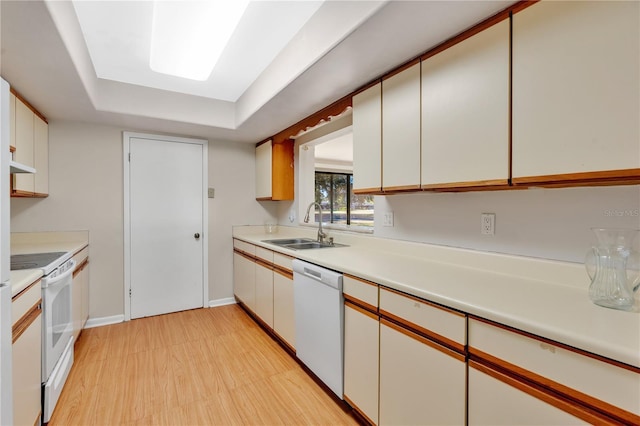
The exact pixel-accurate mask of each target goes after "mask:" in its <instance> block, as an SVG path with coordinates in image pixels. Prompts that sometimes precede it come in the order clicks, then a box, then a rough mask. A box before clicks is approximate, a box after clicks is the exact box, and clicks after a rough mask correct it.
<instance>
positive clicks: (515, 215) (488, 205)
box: [278, 144, 640, 262]
mask: <svg viewBox="0 0 640 426" xmlns="http://www.w3.org/2000/svg"><path fill="white" fill-rule="evenodd" d="M294 152H295V168H296V189H295V196H296V200H295V201H293V202H281V204H280V205H279V210H278V223H279V224H281V225H289V226H295V225H297V224H298V218H297V217H296V219H295V221H294V222H293V223H291V222H290V221H289V215H290V212H291V211H294V212H296V214H298V213H297V212H298V210H299V207H298V199H299V188H298V184H299V182H300V181H301V179H300V178H299V176H298V173H299V171H300V167H299V158H298V144H296V146H295V149H294ZM302 207H303V208H305V207H306V206H302ZM386 211H391V212H393V213H394V226H393V227H383V226H382V217H383V216H382V215H383V214H384V212H386ZM482 213H495V214H496V233H495V235H493V236H488V235H482V234H481V233H480V215H481V214H482ZM593 227H619V228H636V229H640V186H639V185H631V186H604V187H585V188H562V189H539V188H536V189H527V190H515V189H514V190H505V191H478V192H461V193H429V192H425V193H412V194H402V195H390V196H376V197H375V226H374V234H373V235H374V236H376V237H380V238H390V239H397V240H404V241H414V242H421V243H430V244H438V245H446V246H452V247H462V248H468V249H472V250H484V251H492V252H498V253H506V254H515V255H523V256H532V257H540V258H545V259H555V260H565V261H569V262H583V261H584V256H585V254H586V252H587V250H588V249H589V247H591V246H592V245H593V244H594V243H595V238H594V237H593V235H592V231H591V230H590V228H593ZM636 243H637V244H640V238H638V241H636Z"/></svg>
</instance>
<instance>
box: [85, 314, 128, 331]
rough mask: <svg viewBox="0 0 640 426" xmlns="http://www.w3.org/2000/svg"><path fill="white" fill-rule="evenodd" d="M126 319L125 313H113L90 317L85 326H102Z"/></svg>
mask: <svg viewBox="0 0 640 426" xmlns="http://www.w3.org/2000/svg"><path fill="white" fill-rule="evenodd" d="M123 321H124V315H113V316H111V317H102V318H89V319H88V320H87V323H86V324H85V325H84V328H94V327H102V326H103V325H111V324H118V323H121V322H123Z"/></svg>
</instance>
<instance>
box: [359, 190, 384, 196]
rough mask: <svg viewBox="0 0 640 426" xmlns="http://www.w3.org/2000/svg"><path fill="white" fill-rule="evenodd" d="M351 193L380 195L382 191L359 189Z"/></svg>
mask: <svg viewBox="0 0 640 426" xmlns="http://www.w3.org/2000/svg"><path fill="white" fill-rule="evenodd" d="M353 193H354V194H356V195H382V194H384V191H383V190H382V188H360V189H354V190H353Z"/></svg>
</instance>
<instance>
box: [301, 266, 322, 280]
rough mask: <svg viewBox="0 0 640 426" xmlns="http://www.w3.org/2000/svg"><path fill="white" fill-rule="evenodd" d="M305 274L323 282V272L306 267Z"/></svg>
mask: <svg viewBox="0 0 640 426" xmlns="http://www.w3.org/2000/svg"><path fill="white" fill-rule="evenodd" d="M304 274H305V275H306V276H308V277H309V278H313V279H314V280H318V281H320V282H322V272H320V271H314V270H313V269H309V268H304Z"/></svg>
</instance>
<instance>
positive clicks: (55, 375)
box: [42, 336, 73, 424]
mask: <svg viewBox="0 0 640 426" xmlns="http://www.w3.org/2000/svg"><path fill="white" fill-rule="evenodd" d="M72 365H73V336H71V337H70V338H69V341H68V343H67V345H66V346H65V348H64V351H63V352H62V357H61V358H60V360H59V362H58V363H57V364H56V365H55V367H54V369H53V371H52V372H51V376H49V380H47V382H46V383H44V384H43V388H44V392H43V395H42V398H43V399H42V422H43V423H44V424H46V423H49V420H51V415H52V414H53V410H54V409H55V408H56V404H57V403H58V399H59V398H60V394H61V393H62V388H63V387H64V384H65V382H66V381H67V377H69V372H70V371H71V366H72Z"/></svg>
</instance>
